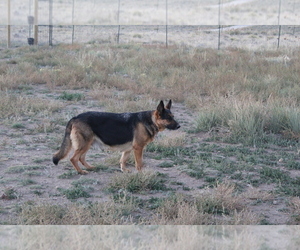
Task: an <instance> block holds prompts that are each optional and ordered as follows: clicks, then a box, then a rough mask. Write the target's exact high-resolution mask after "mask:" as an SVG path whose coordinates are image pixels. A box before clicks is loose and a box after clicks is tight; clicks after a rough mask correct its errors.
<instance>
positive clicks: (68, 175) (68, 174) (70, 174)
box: [58, 170, 78, 179]
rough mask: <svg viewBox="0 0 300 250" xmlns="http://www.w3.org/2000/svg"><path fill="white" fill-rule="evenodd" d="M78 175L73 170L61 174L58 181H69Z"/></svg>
mask: <svg viewBox="0 0 300 250" xmlns="http://www.w3.org/2000/svg"><path fill="white" fill-rule="evenodd" d="M77 175H78V173H77V172H76V171H74V170H68V171H67V172H66V173H63V174H61V175H59V176H58V178H59V179H71V178H73V177H74V176H77Z"/></svg>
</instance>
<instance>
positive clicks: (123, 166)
mask: <svg viewBox="0 0 300 250" xmlns="http://www.w3.org/2000/svg"><path fill="white" fill-rule="evenodd" d="M130 152H131V150H129V151H124V152H123V153H122V156H121V159H120V166H121V171H122V172H130V170H129V169H128V168H126V162H127V160H128V158H129V156H130Z"/></svg>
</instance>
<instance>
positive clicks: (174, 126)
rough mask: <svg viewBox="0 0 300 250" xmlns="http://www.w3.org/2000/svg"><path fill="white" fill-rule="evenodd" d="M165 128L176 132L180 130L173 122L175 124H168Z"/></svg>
mask: <svg viewBox="0 0 300 250" xmlns="http://www.w3.org/2000/svg"><path fill="white" fill-rule="evenodd" d="M166 128H167V129H171V130H176V129H179V128H180V125H179V124H178V123H177V122H175V123H171V124H169V125H168V126H166Z"/></svg>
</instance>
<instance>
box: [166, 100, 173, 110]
mask: <svg viewBox="0 0 300 250" xmlns="http://www.w3.org/2000/svg"><path fill="white" fill-rule="evenodd" d="M171 107H172V100H170V101H169V102H168V104H167V106H166V109H171Z"/></svg>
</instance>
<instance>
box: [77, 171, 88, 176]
mask: <svg viewBox="0 0 300 250" xmlns="http://www.w3.org/2000/svg"><path fill="white" fill-rule="evenodd" d="M88 173H89V172H88V171H86V170H81V171H80V172H78V174H82V175H84V174H88Z"/></svg>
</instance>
